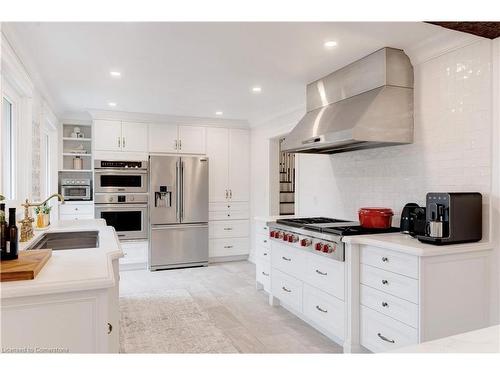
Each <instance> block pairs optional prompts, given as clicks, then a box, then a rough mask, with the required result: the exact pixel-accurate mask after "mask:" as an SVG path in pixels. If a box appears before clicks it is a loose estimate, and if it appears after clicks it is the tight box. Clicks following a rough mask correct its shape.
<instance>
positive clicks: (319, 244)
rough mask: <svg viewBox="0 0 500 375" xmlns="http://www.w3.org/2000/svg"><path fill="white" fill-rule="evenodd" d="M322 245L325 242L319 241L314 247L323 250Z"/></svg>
mask: <svg viewBox="0 0 500 375" xmlns="http://www.w3.org/2000/svg"><path fill="white" fill-rule="evenodd" d="M322 247H323V244H322V243H321V242H318V243H317V244H316V246H315V247H314V248H315V249H316V250H318V251H321V249H322Z"/></svg>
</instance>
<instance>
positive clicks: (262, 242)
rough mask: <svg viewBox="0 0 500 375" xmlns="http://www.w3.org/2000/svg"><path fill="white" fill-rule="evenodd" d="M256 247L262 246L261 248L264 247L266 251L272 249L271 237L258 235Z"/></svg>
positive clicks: (256, 236)
mask: <svg viewBox="0 0 500 375" xmlns="http://www.w3.org/2000/svg"><path fill="white" fill-rule="evenodd" d="M255 245H256V246H260V247H264V248H266V249H270V248H271V240H270V239H269V237H268V236H267V235H263V234H256V235H255Z"/></svg>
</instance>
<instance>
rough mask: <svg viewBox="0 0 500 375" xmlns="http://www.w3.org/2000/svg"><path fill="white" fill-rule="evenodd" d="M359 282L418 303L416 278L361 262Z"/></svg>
mask: <svg viewBox="0 0 500 375" xmlns="http://www.w3.org/2000/svg"><path fill="white" fill-rule="evenodd" d="M360 268H361V270H360V282H361V284H364V285H368V286H370V287H372V288H375V289H378V290H381V291H382V292H386V293H389V294H392V295H393V296H396V297H399V298H403V299H405V300H407V301H410V302H413V303H418V280H415V279H412V278H410V277H406V276H402V275H398V274H396V273H393V272H388V271H384V270H382V269H380V268H376V267H372V266H368V265H366V264H361V267H360Z"/></svg>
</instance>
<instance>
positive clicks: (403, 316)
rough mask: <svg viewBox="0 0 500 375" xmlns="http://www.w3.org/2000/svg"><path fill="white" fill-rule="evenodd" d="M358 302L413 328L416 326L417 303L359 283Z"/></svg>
mask: <svg viewBox="0 0 500 375" xmlns="http://www.w3.org/2000/svg"><path fill="white" fill-rule="evenodd" d="M360 302H361V304H362V305H364V306H367V307H369V308H371V309H373V310H375V311H378V312H380V313H382V314H384V315H388V316H390V317H391V318H394V319H397V320H399V321H400V322H403V323H405V324H408V325H410V326H412V327H414V328H417V327H418V305H416V304H414V303H411V302H409V301H406V300H404V299H401V298H398V297H394V296H392V295H390V294H387V293H384V292H381V291H378V290H376V289H373V288H370V287H368V286H365V285H361V290H360Z"/></svg>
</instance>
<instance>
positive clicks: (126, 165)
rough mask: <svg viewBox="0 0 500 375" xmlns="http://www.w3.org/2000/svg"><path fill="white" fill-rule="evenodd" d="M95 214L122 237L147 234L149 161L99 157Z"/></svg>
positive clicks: (142, 236)
mask: <svg viewBox="0 0 500 375" xmlns="http://www.w3.org/2000/svg"><path fill="white" fill-rule="evenodd" d="M94 180H95V189H94V190H95V197H94V200H95V217H96V218H97V219H104V220H106V224H107V225H109V226H112V227H114V228H115V231H116V233H117V235H118V237H119V238H120V240H140V239H147V238H148V233H149V230H148V225H149V222H148V220H149V214H148V162H147V161H114V160H113V161H110V160H96V161H95V164H94Z"/></svg>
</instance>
